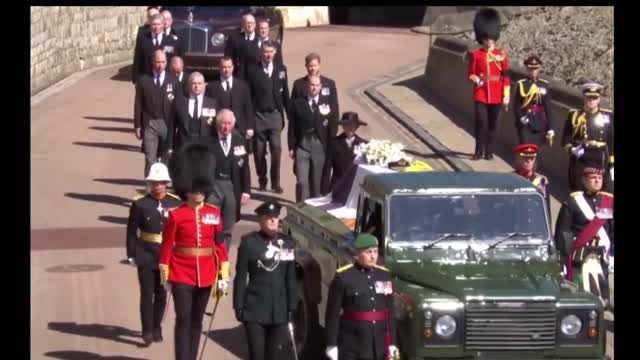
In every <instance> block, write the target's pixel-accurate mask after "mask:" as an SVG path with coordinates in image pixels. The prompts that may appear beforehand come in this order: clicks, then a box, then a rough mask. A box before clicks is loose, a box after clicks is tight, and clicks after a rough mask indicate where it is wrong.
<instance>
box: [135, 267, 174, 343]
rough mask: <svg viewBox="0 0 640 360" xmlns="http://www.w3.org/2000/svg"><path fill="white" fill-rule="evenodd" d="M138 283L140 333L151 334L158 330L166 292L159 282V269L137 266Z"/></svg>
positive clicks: (165, 301)
mask: <svg viewBox="0 0 640 360" xmlns="http://www.w3.org/2000/svg"><path fill="white" fill-rule="evenodd" d="M138 283H139V285H140V318H141V320H142V334H143V335H147V334H152V332H153V331H156V332H157V331H160V324H161V323H162V315H163V314H164V308H165V305H166V304H167V292H166V291H165V290H164V287H163V286H162V285H161V284H160V271H159V270H158V269H157V268H154V267H153V266H143V267H138Z"/></svg>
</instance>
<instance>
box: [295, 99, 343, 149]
mask: <svg viewBox="0 0 640 360" xmlns="http://www.w3.org/2000/svg"><path fill="white" fill-rule="evenodd" d="M324 105H328V106H329V112H328V113H327V114H325V115H323V114H322V113H321V112H320V110H318V111H316V112H315V114H314V113H313V112H312V111H311V106H309V100H308V98H307V97H304V98H298V99H297V100H295V101H294V102H293V103H292V105H291V117H290V118H289V131H288V134H287V140H288V143H289V150H295V149H296V148H297V147H298V145H299V144H300V142H301V141H302V138H303V137H304V136H305V130H306V124H312V125H311V126H312V127H313V128H315V130H316V135H317V136H318V138H319V139H320V142H322V145H324V148H325V151H326V149H327V145H328V144H329V139H331V138H333V137H334V136H336V133H337V132H338V114H337V113H336V112H335V111H333V109H332V108H331V105H330V104H329V98H328V97H326V96H318V108H322V107H323V106H324ZM303 124H305V125H303Z"/></svg>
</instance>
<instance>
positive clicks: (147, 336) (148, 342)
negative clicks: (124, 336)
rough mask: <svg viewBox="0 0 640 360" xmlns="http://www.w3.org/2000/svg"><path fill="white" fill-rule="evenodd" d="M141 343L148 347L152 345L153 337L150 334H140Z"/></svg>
mask: <svg viewBox="0 0 640 360" xmlns="http://www.w3.org/2000/svg"><path fill="white" fill-rule="evenodd" d="M142 341H143V342H144V346H149V345H151V343H153V335H152V334H142Z"/></svg>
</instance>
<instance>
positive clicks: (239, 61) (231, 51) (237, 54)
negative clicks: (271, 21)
mask: <svg viewBox="0 0 640 360" xmlns="http://www.w3.org/2000/svg"><path fill="white" fill-rule="evenodd" d="M257 36H258V34H256V37H254V39H256V38H257ZM245 42H246V40H245V39H244V33H243V32H242V31H240V30H239V29H236V30H232V31H231V32H230V33H229V37H228V38H227V41H226V43H225V46H224V55H225V56H229V57H230V58H232V59H233V76H234V77H239V78H242V79H246V69H243V65H245V63H244V43H245Z"/></svg>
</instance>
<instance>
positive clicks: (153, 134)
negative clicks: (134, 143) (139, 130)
mask: <svg viewBox="0 0 640 360" xmlns="http://www.w3.org/2000/svg"><path fill="white" fill-rule="evenodd" d="M167 131H168V130H167V124H166V123H165V122H164V119H152V120H149V124H148V125H147V126H146V127H145V128H144V132H143V137H142V145H143V151H144V176H145V177H147V175H149V169H150V168H151V165H153V164H155V163H156V162H158V153H159V151H165V150H166V149H163V145H164V144H165V143H166V141H167Z"/></svg>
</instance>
